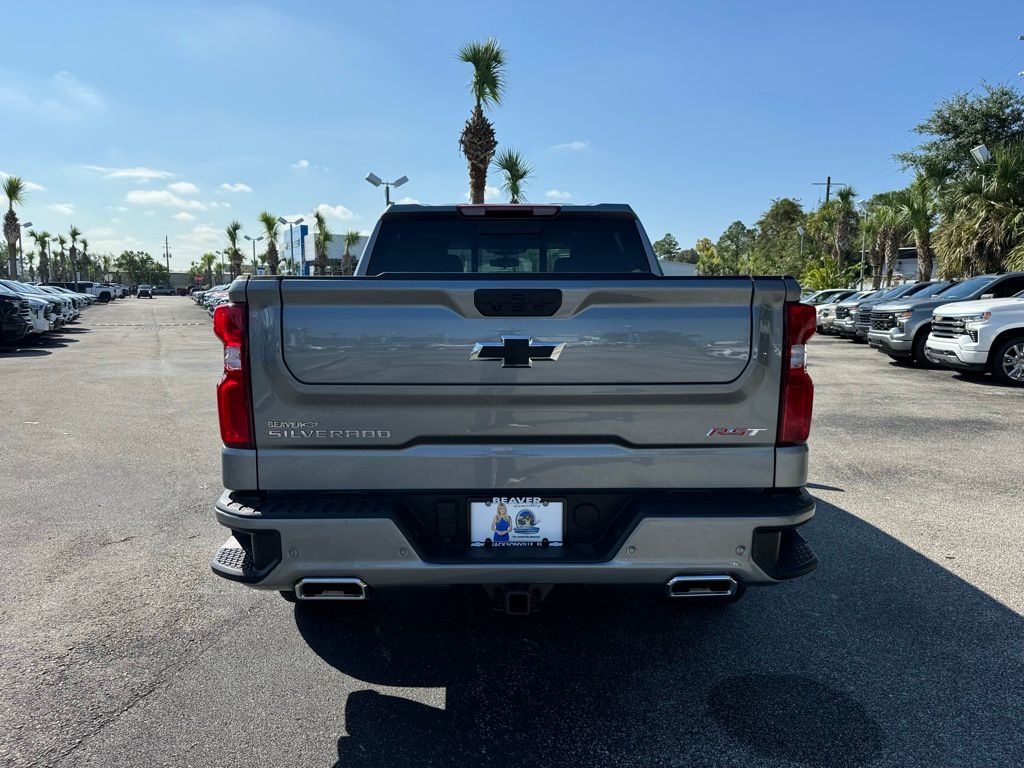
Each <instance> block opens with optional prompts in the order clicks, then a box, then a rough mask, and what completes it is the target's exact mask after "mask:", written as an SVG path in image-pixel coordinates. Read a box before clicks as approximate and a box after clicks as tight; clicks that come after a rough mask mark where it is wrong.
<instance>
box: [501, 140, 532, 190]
mask: <svg viewBox="0 0 1024 768" xmlns="http://www.w3.org/2000/svg"><path fill="white" fill-rule="evenodd" d="M494 165H495V166H496V167H497V168H498V170H499V171H501V173H502V182H501V188H502V189H503V190H504V191H505V192H508V194H509V198H510V199H511V202H513V203H521V202H524V201H525V199H526V198H525V196H524V195H523V192H524V190H525V188H526V180H527V179H528V178H529V177H530V176H532V175H533V167H532V166H531V165H530V164H529V163H527V162H526V158H525V157H523V155H522V153H521V152H519V151H518V150H516V149H512V148H511V147H509V148H507V149H503V150H502V151H501V152H500V153H498V156H497V157H495V158H494Z"/></svg>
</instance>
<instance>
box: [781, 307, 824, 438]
mask: <svg viewBox="0 0 1024 768" xmlns="http://www.w3.org/2000/svg"><path fill="white" fill-rule="evenodd" d="M785 311H786V328H785V334H784V335H785V344H784V346H783V350H782V362H783V366H784V368H783V371H782V398H781V404H780V407H779V434H778V444H779V445H799V444H801V443H806V442H807V437H808V436H809V435H810V434H811V410H812V409H813V406H814V382H812V381H811V377H810V376H808V375H807V347H806V346H805V345H806V344H807V340H808V339H810V338H811V336H812V335H813V334H814V329H815V327H816V325H817V316H816V313H815V309H814V307H812V306H811V305H810V304H787V305H786V309H785Z"/></svg>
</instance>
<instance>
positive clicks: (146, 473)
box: [0, 297, 1024, 768]
mask: <svg viewBox="0 0 1024 768" xmlns="http://www.w3.org/2000/svg"><path fill="white" fill-rule="evenodd" d="M209 325H210V324H209V321H208V318H207V316H206V314H205V312H204V311H202V310H201V309H199V308H198V307H196V306H195V305H194V304H193V303H192V302H191V301H190V300H188V299H185V298H178V297H166V298H163V297H162V298H158V299H155V300H153V301H142V300H127V301H122V302H117V303H115V304H113V305H110V306H105V307H100V306H97V307H94V308H92V309H91V310H90V311H89V312H88V313H87V314H86V316H85V317H84V318H83V322H82V323H81V326H80V327H78V328H74V329H73V330H69V331H68V332H66V333H65V334H63V335H62V337H61V338H62V340H60V341H56V342H53V343H52V344H51V345H49V346H44V347H39V348H33V349H29V350H27V351H24V352H0V392H2V397H3V407H2V408H0V451H2V464H0V466H2V470H0V500H2V501H0V504H2V510H0V512H2V514H0V520H2V522H3V525H4V530H3V535H2V536H0V643H2V648H3V653H2V655H0V719H2V723H3V726H2V727H0V764H2V765H5V766H26V765H45V766H61V765H74V766H92V765H95V766H120V765H147V766H150V765H153V766H158V765H174V766H182V765H189V766H224V765H300V766H332V765H341V766H376V765H404V766H433V765H437V766H440V765H464V764H475V765H521V764H530V765H532V766H536V767H537V768H539V767H540V766H548V765H550V766H563V765H566V766H567V765H572V766H580V765H636V766H705V765H706V766H722V765H744V766H799V765H813V766H818V765H820V766H825V765H829V766H860V765H887V766H888V765H915V766H917V765H920V766H933V765H950V766H953V765H956V766H967V765H971V766H973V765H991V766H1008V765H1022V764H1024V733H1022V731H1021V722H1022V721H1024V620H1022V615H1021V614H1022V612H1024V575H1022V574H1024V549H1022V547H1021V545H1020V541H1021V530H1022V525H1021V515H1020V513H1021V511H1022V499H1024V493H1022V490H1021V467H1022V452H1024V423H1022V418H1021V414H1022V412H1024V407H1022V406H1024V392H1021V391H1020V390H1011V389H1005V388H1002V387H999V386H996V385H994V384H992V383H991V382H988V381H983V382H978V381H974V380H972V379H969V378H965V377H962V376H959V375H954V374H951V373H949V372H944V371H920V370H916V369H912V368H905V367H900V366H896V365H894V364H892V363H890V362H889V361H888V359H887V358H885V357H883V356H882V355H880V354H879V353H877V352H875V351H873V350H870V349H868V348H867V347H866V346H863V345H859V346H858V345H854V344H852V343H849V342H845V341H839V340H836V339H830V338H821V337H817V338H816V339H815V340H814V341H813V342H812V343H811V348H810V356H811V357H810V359H811V372H812V375H813V376H814V378H815V382H816V387H817V391H816V411H815V414H816V415H815V426H814V430H813V435H812V464H811V481H812V484H813V486H812V490H813V492H814V494H815V495H816V496H817V498H818V499H819V506H818V514H817V518H816V520H815V521H814V522H812V523H811V524H810V526H808V527H807V528H805V529H804V531H805V536H806V537H807V538H808V540H809V541H810V542H811V543H812V545H813V546H814V547H815V549H816V550H817V552H818V554H819V556H820V557H821V559H822V566H821V567H820V568H819V570H818V571H817V572H815V573H814V574H812V575H811V576H808V577H805V578H803V579H799V580H797V581H795V582H793V583H790V584H785V585H782V586H779V587H776V588H772V589H758V590H751V591H750V592H749V593H748V594H747V596H746V597H745V598H744V599H743V600H742V601H741V602H740V603H738V604H737V605H735V606H731V607H728V608H721V609H707V608H703V609H700V608H695V607H688V608H685V609H683V610H678V609H677V608H678V606H669V605H665V604H663V603H662V602H660V601H658V600H657V599H654V598H653V597H651V596H648V595H646V594H637V593H635V592H611V593H609V592H604V591H601V592H596V591H595V592H590V591H587V592H581V591H573V590H563V591H562V592H557V591H556V592H555V593H553V594H552V596H551V598H549V600H548V602H547V603H546V604H545V609H544V612H543V613H542V614H540V615H538V616H535V617H531V618H530V619H525V620H524V619H519V618H516V617H506V616H501V615H495V614H492V613H491V612H489V611H488V610H487V609H486V608H485V607H483V605H482V603H481V601H480V596H479V595H477V594H476V591H470V592H461V591H460V592H452V593H448V592H439V593H434V592H429V593H424V594H412V595H382V596H380V598H379V599H376V600H373V601H370V602H368V603H367V604H365V605H359V606H353V607H354V608H356V610H349V609H347V608H346V609H342V610H308V609H306V608H305V607H300V608H299V609H298V610H297V609H296V607H295V606H293V605H290V604H288V603H286V602H284V601H283V600H281V599H280V598H279V597H278V596H277V595H276V594H262V593H254V592H252V591H249V590H246V589H243V588H241V587H238V586H236V585H233V584H229V583H226V582H224V581H221V580H219V579H217V578H215V577H214V576H213V575H212V574H211V573H210V571H209V567H208V562H209V559H210V556H211V554H212V553H213V551H214V550H215V548H216V547H217V546H219V545H220V544H221V543H222V541H223V540H224V538H225V533H224V531H223V529H221V528H219V526H217V525H216V524H215V522H214V520H213V515H212V504H213V501H214V499H215V498H216V496H217V494H218V493H219V491H220V465H219V437H218V434H217V418H216V413H215V404H214V400H213V386H214V382H215V380H216V378H217V376H218V375H219V370H220V347H219V343H218V342H217V341H216V339H215V338H214V337H213V334H212V333H211V331H210V327H209ZM314 607H316V608H318V607H319V606H314Z"/></svg>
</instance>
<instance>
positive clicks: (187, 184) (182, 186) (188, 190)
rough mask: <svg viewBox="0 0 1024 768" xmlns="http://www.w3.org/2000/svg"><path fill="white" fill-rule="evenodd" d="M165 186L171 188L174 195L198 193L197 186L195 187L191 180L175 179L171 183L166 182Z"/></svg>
mask: <svg viewBox="0 0 1024 768" xmlns="http://www.w3.org/2000/svg"><path fill="white" fill-rule="evenodd" d="M167 188H168V189H169V190H171V192H174V193H175V194H176V195H197V194H199V187H197V186H196V185H195V184H193V183H192V182H191V181H176V182H174V183H173V184H168V185H167Z"/></svg>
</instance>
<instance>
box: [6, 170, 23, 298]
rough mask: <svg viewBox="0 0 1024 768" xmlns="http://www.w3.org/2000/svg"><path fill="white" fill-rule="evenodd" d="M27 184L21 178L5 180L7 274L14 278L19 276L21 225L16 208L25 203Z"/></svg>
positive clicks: (15, 177)
mask: <svg viewBox="0 0 1024 768" xmlns="http://www.w3.org/2000/svg"><path fill="white" fill-rule="evenodd" d="M25 191H26V188H25V182H24V180H23V179H22V178H21V177H20V176H8V177H6V178H5V179H4V197H6V198H7V213H6V215H5V216H4V239H5V240H7V274H8V275H10V276H11V277H12V278H13V277H14V276H15V275H16V274H18V236H19V234H20V233H21V224H20V223H19V222H18V214H16V213H15V212H14V206H16V205H23V204H24V203H25Z"/></svg>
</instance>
